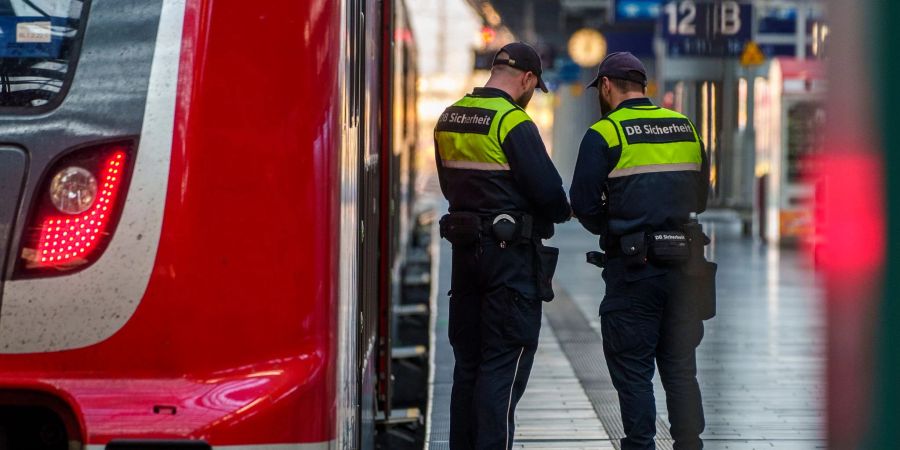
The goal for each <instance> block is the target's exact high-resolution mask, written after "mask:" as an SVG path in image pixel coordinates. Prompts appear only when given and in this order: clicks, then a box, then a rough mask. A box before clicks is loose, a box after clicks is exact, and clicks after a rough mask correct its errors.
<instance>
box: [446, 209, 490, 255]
mask: <svg viewBox="0 0 900 450" xmlns="http://www.w3.org/2000/svg"><path fill="white" fill-rule="evenodd" d="M440 232H441V237H442V238H444V239H446V240H448V241H450V243H451V244H453V246H454V247H471V246H474V245H477V244H478V243H479V242H481V217H480V216H479V215H478V214H475V213H467V212H454V213H450V214H445V215H444V217H441V222H440Z"/></svg>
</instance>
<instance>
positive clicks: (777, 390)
mask: <svg viewBox="0 0 900 450" xmlns="http://www.w3.org/2000/svg"><path fill="white" fill-rule="evenodd" d="M704 216H705V217H704ZM701 219H702V220H704V225H705V226H704V228H705V230H706V231H707V233H708V234H710V236H711V238H712V243H711V244H710V247H709V249H708V250H709V252H711V255H712V258H713V260H714V261H715V262H717V263H718V264H719V272H718V277H717V284H718V314H717V316H716V317H715V318H713V319H712V320H710V321H707V322H705V337H704V339H703V342H702V343H701V345H700V347H699V348H698V370H699V376H698V378H699V381H700V385H701V390H702V392H703V402H704V409H705V412H706V423H707V426H706V432H705V433H704V434H703V436H702V437H703V439H704V441H705V448H707V449H740V450H750V449H773V448H774V449H782V450H785V449H786V450H793V449H796V450H800V449H816V448H826V445H825V431H824V408H825V404H824V393H825V391H824V389H825V386H824V376H823V374H824V361H825V359H824V352H825V342H824V307H823V304H822V302H821V300H820V298H821V296H820V293H821V292H820V288H819V287H818V283H817V280H816V277H815V274H814V273H813V271H812V269H811V268H810V266H809V263H808V261H807V260H806V258H805V257H804V256H803V254H802V253H801V252H799V251H797V250H793V249H784V248H777V247H769V246H765V245H762V244H759V243H756V242H753V241H752V240H750V239H747V238H744V237H742V236H741V233H740V232H741V224H740V221H739V220H737V219H736V218H734V217H731V216H730V215H729V214H727V213H725V214H720V213H716V212H710V213H706V214H703V215H701ZM547 244H548V245H552V246H555V247H559V248H560V258H559V265H558V267H557V271H556V277H555V283H556V286H555V291H556V299H555V300H554V301H553V302H551V303H545V304H544V323H543V327H542V330H541V340H540V348H539V350H538V353H537V356H536V358H535V363H534V369H533V372H532V375H531V378H530V380H529V383H528V388H527V390H526V392H525V395H524V397H523V399H522V401H521V402H520V404H519V407H518V409H517V411H516V423H517V427H516V436H515V443H514V448H517V449H535V450H536V449H618V448H619V441H618V440H619V439H620V438H621V437H622V436H623V432H622V425H621V420H620V419H619V409H618V400H617V397H616V393H615V389H614V388H613V386H612V383H611V381H610V378H609V373H608V370H607V368H606V363H605V361H604V359H603V353H602V341H601V337H600V319H599V317H598V315H597V308H598V307H599V304H600V301H601V299H602V298H603V292H604V284H603V281H602V279H601V277H600V269H598V268H596V267H594V266H591V265H588V264H587V263H585V262H584V253H585V252H586V251H588V250H589V249H590V250H592V249H594V248H595V247H596V245H597V241H596V238H595V237H594V236H592V235H590V234H588V232H587V231H585V230H584V229H583V228H581V226H580V225H579V224H578V223H577V222H575V221H573V222H569V223H567V224H563V225H561V226H558V227H557V231H556V236H555V237H554V238H553V239H552V240H550V241H547ZM434 245H435V247H439V251H440V255H439V258H438V261H439V267H438V270H437V273H438V274H439V277H438V278H439V285H438V288H437V295H436V299H435V300H434V301H435V305H434V306H435V307H436V311H437V314H436V316H435V319H434V326H433V339H434V342H433V347H432V348H434V349H435V352H434V356H433V367H432V378H433V381H432V382H431V386H430V389H431V393H430V395H431V402H430V405H431V406H430V410H429V412H428V433H427V437H426V441H427V446H426V448H428V449H431V450H443V449H448V448H449V445H448V434H449V411H450V408H449V405H450V388H451V384H452V373H453V353H452V350H451V348H450V344H449V342H448V340H447V318H448V301H449V299H448V297H447V295H446V294H447V291H448V290H449V282H450V247H449V244H447V243H446V242H445V241H440V242H435V243H434ZM435 250H437V249H435ZM654 381H655V391H656V399H657V411H658V414H659V415H658V418H657V448H658V449H671V448H672V440H671V436H670V435H669V433H668V422H667V418H666V408H665V394H664V392H663V390H662V386H661V385H660V383H659V379H658V377H657V378H656V379H655V380H654Z"/></svg>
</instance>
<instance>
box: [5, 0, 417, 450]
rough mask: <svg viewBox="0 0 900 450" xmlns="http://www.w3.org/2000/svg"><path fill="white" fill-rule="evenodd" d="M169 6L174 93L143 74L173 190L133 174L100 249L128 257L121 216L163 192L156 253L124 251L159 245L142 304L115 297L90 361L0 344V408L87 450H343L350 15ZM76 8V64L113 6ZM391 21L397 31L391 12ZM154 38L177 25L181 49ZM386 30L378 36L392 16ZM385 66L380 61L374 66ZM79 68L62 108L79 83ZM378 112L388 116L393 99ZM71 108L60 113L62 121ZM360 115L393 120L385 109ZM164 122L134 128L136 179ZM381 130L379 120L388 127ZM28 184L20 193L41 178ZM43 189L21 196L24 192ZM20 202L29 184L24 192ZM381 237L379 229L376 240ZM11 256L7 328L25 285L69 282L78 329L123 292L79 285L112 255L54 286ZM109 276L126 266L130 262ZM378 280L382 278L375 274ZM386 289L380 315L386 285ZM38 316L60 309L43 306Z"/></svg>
mask: <svg viewBox="0 0 900 450" xmlns="http://www.w3.org/2000/svg"><path fill="white" fill-rule="evenodd" d="M180 3H181V2H179V1H171V0H163V1H162V3H161V7H162V8H163V12H162V13H161V14H162V15H161V18H160V28H159V33H160V36H163V33H168V34H169V35H179V34H180V36H181V39H180V51H179V52H178V53H177V63H178V68H177V80H176V81H177V82H176V83H175V84H174V85H171V84H168V85H162V87H161V88H160V89H162V90H168V93H166V92H162V91H161V90H154V89H156V87H154V86H157V84H154V83H156V82H158V81H159V80H158V78H154V76H155V74H158V71H159V70H165V69H164V68H161V67H157V65H160V64H164V63H165V60H164V59H161V58H160V57H159V55H155V56H154V57H153V58H154V59H153V63H152V65H153V67H152V68H151V69H150V70H151V72H150V81H149V83H150V87H149V90H148V93H147V94H146V95H147V102H148V103H147V104H148V105H150V104H151V103H152V102H155V101H156V99H157V97H154V96H159V95H162V96H165V95H170V96H174V99H173V102H172V103H171V104H172V105H174V111H170V112H169V113H168V114H171V117H172V118H173V121H174V126H173V127H172V129H171V134H170V144H171V145H170V154H169V155H164V156H165V157H167V158H168V172H167V177H166V178H165V179H158V178H157V179H155V183H147V182H146V180H147V179H148V178H147V177H146V176H144V174H135V176H134V179H132V181H131V185H130V186H129V191H128V195H127V197H126V198H125V199H124V200H122V201H123V202H124V203H123V206H122V208H124V209H125V212H123V213H122V214H123V215H122V219H121V221H120V223H119V224H118V229H117V230H115V231H114V232H113V233H112V235H113V236H112V237H109V239H111V242H110V243H109V248H108V249H107V252H106V253H112V254H117V252H118V251H119V249H120V248H122V247H123V245H124V246H127V245H130V244H122V243H121V242H120V241H117V240H116V239H119V234H120V233H121V234H122V235H126V234H127V233H129V232H130V231H131V230H132V228H135V229H136V228H140V225H139V224H138V225H133V224H134V223H135V222H134V221H130V220H131V218H133V217H134V214H132V213H131V211H132V210H136V211H140V208H141V205H134V204H133V202H134V201H136V199H137V200H140V198H142V197H141V195H142V194H141V191H140V190H157V191H160V190H161V189H163V188H165V191H164V203H163V214H162V217H161V228H159V232H158V238H157V237H156V236H155V235H147V236H142V235H140V234H138V235H136V236H135V237H134V239H135V242H138V241H141V240H144V239H147V240H154V239H158V242H157V243H156V244H155V246H154V247H155V256H154V257H153V260H152V266H150V267H151V268H150V270H149V273H148V276H147V278H146V287H145V288H144V290H143V294H142V295H140V296H139V297H138V298H127V295H123V296H122V298H121V301H122V302H136V304H135V306H134V307H133V308H132V311H133V313H132V314H131V315H130V317H126V318H122V317H113V316H116V315H117V313H116V312H113V313H111V316H110V320H118V321H121V322H122V325H121V326H120V327H118V328H117V329H115V330H114V331H113V332H111V334H110V335H109V336H102V338H99V339H96V342H91V343H90V344H89V345H81V344H80V343H83V342H85V340H84V339H82V340H78V341H77V342H75V341H74V340H73V343H71V344H70V343H66V342H65V341H66V338H62V341H60V340H59V339H56V340H55V341H53V342H49V341H48V342H47V343H46V345H45V349H46V350H45V351H36V350H34V348H35V347H40V346H41V345H44V344H37V343H35V341H34V340H33V339H31V338H29V337H28V336H25V337H23V342H21V343H16V342H15V336H14V335H11V336H9V337H7V338H6V341H0V344H3V343H6V344H7V345H6V349H7V350H6V351H4V352H3V354H2V355H0V405H3V404H7V405H17V404H19V405H21V404H39V405H42V406H46V407H48V408H50V409H52V410H55V411H57V413H58V414H60V415H61V416H62V419H63V421H64V422H66V426H67V427H68V428H69V440H71V441H77V442H81V443H83V444H86V445H88V446H97V447H96V448H102V446H104V445H106V444H107V443H109V442H110V441H113V440H116V439H196V440H203V441H206V442H208V443H209V444H210V445H212V446H213V447H218V446H233V445H240V446H248V445H249V446H254V445H263V444H295V445H300V444H304V445H303V446H301V447H298V448H331V447H334V446H336V445H341V446H352V445H355V444H353V443H352V440H353V438H351V439H350V441H351V442H347V439H346V438H342V437H341V434H342V433H345V431H342V430H341V427H342V426H343V425H342V422H345V421H346V419H342V416H344V415H346V414H348V412H347V411H346V410H345V408H343V407H342V400H341V397H340V392H339V391H340V390H341V389H339V385H340V384H341V383H343V382H346V380H344V379H343V378H342V377H341V376H340V373H339V372H340V367H341V361H340V359H341V358H345V359H346V358H351V360H352V358H355V357H356V356H355V355H349V356H347V355H346V354H342V351H341V350H340V349H339V348H338V346H339V341H340V339H339V333H340V329H341V327H340V321H341V320H345V319H344V315H342V312H341V304H342V303H341V302H342V295H344V294H343V293H342V292H341V289H342V283H343V284H344V285H346V284H348V283H351V284H352V283H355V282H356V281H355V280H354V279H348V278H347V277H348V276H350V275H347V272H344V271H342V270H341V264H353V261H342V260H341V252H342V250H345V249H346V248H351V247H353V246H356V245H357V236H352V235H351V236H342V235H341V233H340V231H341V227H342V221H345V220H346V218H347V217H348V216H347V214H348V211H347V210H348V209H350V210H355V208H358V206H356V204H355V203H354V201H353V198H348V197H347V192H349V191H352V190H353V186H348V185H347V181H348V179H350V178H352V176H353V174H354V173H355V169H354V168H351V167H348V166H352V165H354V161H353V158H354V154H353V153H352V152H351V153H348V150H347V145H348V144H347V142H348V140H349V138H348V136H350V138H352V135H353V133H354V131H353V130H354V128H353V127H351V126H349V125H348V124H347V116H348V114H347V109H348V99H347V96H346V94H345V93H346V92H348V89H347V85H348V80H352V78H351V77H349V76H348V73H347V69H346V68H347V67H348V58H349V56H348V55H349V54H350V52H349V51H348V48H349V47H350V46H349V45H348V42H349V41H351V40H352V39H355V37H353V36H350V35H349V34H348V33H349V32H348V30H349V29H350V28H348V27H347V25H346V20H347V17H346V16H347V12H346V11H347V10H348V9H350V10H352V8H353V7H354V6H353V5H345V4H342V3H341V2H332V1H313V2H297V1H293V0H269V1H266V2H229V1H222V0H219V1H212V0H187V1H186V2H184V4H183V5H180ZM350 3H353V2H350ZM388 3H390V2H388ZM88 6H90V8H91V11H89V12H88V13H87V17H88V25H87V36H86V37H85V39H86V41H85V42H86V43H85V48H83V49H82V51H83V52H88V51H90V49H89V48H88V42H93V41H91V39H92V37H91V34H90V33H91V30H92V29H91V26H93V24H92V23H91V22H90V20H92V16H91V14H94V13H95V12H96V14H98V16H102V14H103V13H102V11H104V10H105V8H107V7H108V6H109V2H103V1H101V0H95V1H94V2H93V3H92V4H90V5H85V8H87V7H88ZM399 7H402V5H399ZM167 8H168V9H167ZM385 11H386V12H387V13H388V14H389V16H388V17H389V18H390V17H392V16H390V14H391V9H390V8H386V9H385ZM380 13H381V11H379V12H378V14H380ZM167 14H169V15H168V16H167ZM176 16H179V17H176ZM172 19H174V20H172ZM99 20H100V19H98V21H99ZM165 26H180V27H181V30H180V33H178V32H175V31H177V30H175V31H173V30H171V29H170V30H164V29H163V28H164V27H165ZM385 26H392V22H391V20H386V21H385ZM372 28H374V29H375V30H377V31H378V32H379V33H381V32H383V31H384V30H382V29H380V26H376V27H372ZM391 34H392V33H391V32H390V31H389V32H387V33H385V35H386V36H391ZM159 39H161V37H160V38H159ZM156 51H157V53H159V52H160V51H161V50H160V45H159V42H157V44H156ZM376 54H381V51H380V50H378V51H377V53H376ZM390 54H391V53H390V52H388V51H385V52H384V55H385V58H387V57H389V56H390ZM84 55H88V53H84ZM79 64H87V63H86V62H85V61H81V62H79ZM382 64H385V65H387V69H385V70H383V68H381V67H379V68H370V69H369V70H373V69H374V70H377V71H382V70H383V71H382V73H383V74H385V75H386V76H394V75H392V70H391V66H390V65H389V64H390V63H389V61H383V62H382ZM75 70H76V75H75V77H76V78H75V80H76V81H73V87H72V89H71V92H70V94H68V95H69V96H70V97H71V96H72V95H75V94H76V89H77V86H78V82H79V80H78V78H77V77H78V75H80V73H79V72H78V71H80V70H81V67H77V68H76V69H75ZM169 70H172V69H171V68H170V69H169ZM155 71H156V72H155ZM396 76H404V74H399V75H396ZM163 84H164V83H163ZM362 84H365V83H362ZM379 85H381V83H379V84H376V86H379ZM383 85H384V86H390V83H388V82H385V83H384V84H383ZM372 98H375V99H381V101H384V102H387V101H390V100H391V96H390V95H389V94H385V95H384V96H383V97H382V96H380V95H374V96H373V97H372ZM68 100H69V99H66V101H68ZM65 107H66V103H65V101H64V102H63V103H62V106H61V107H60V109H64V108H65ZM372 110H373V111H381V114H387V113H389V112H390V106H388V107H387V108H381V106H380V105H373V106H372ZM158 113H159V112H158V111H155V110H153V108H152V107H151V106H147V107H146V111H145V112H144V117H143V125H142V130H143V131H142V134H141V136H139V137H138V138H137V139H136V140H137V142H138V143H139V144H138V148H137V155H138V156H137V157H138V160H137V162H136V163H135V167H136V168H135V170H136V171H140V170H141V167H142V166H141V164H142V162H143V161H142V160H141V159H140V158H141V157H145V156H146V155H148V154H151V153H153V152H154V151H156V150H150V147H151V145H152V143H148V142H151V138H149V137H148V136H149V134H147V130H148V129H149V126H150V125H148V124H150V123H152V120H153V117H154V116H153V115H154V114H158ZM375 119H376V118H374V117H370V118H369V120H372V121H374V120H375ZM377 120H379V121H383V122H382V123H384V124H388V123H390V121H391V118H390V117H384V116H381V117H380V118H378V119H377ZM385 128H386V129H388V130H389V128H387V127H385ZM390 143H391V140H390V139H382V143H381V145H379V148H378V149H374V150H372V151H375V152H380V153H382V154H386V155H390V154H392V153H393V152H394V150H393V149H391V148H389V145H390ZM17 145H22V147H26V145H25V144H17ZM382 147H384V148H382ZM28 150H29V149H28V148H26V153H28ZM359 151H361V152H367V151H369V150H368V149H365V148H363V149H361V150H359ZM153 154H156V153H153ZM158 154H162V153H161V152H158ZM384 161H389V158H387V157H386V159H385V160H384ZM36 163H37V162H36ZM384 164H387V162H385V163H384ZM405 169H406V170H409V168H408V167H407V168H405ZM46 170H49V169H46ZM46 170H44V171H46ZM361 170H364V169H361ZM384 170H387V169H384ZM33 172H34V173H42V172H43V171H33ZM33 172H26V178H27V177H29V176H32V177H33V176H36V175H33ZM41 176H44V175H41ZM388 181H389V178H386V179H385V183H384V185H383V189H385V190H388V189H389V188H390V187H391V186H390V183H389V182H388ZM26 185H28V183H26ZM40 186H41V184H40V183H39V182H35V184H34V187H35V189H34V190H35V191H37V190H39V187H40ZM160 192H162V191H160ZM28 195H29V194H28V190H27V188H26V189H25V191H24V192H23V194H22V196H23V198H27V197H28ZM33 195H39V194H33ZM379 195H386V194H385V193H381V194H379ZM35 198H37V197H35ZM35 201H37V200H35ZM23 203H24V204H28V201H23ZM382 203H383V204H387V200H386V199H385V200H384V201H383V202H382ZM25 209H27V208H23V210H22V211H19V213H18V215H17V217H18V221H17V223H16V226H15V228H14V229H16V230H20V232H21V234H22V235H23V236H24V235H26V232H27V225H26V224H25V223H23V222H27V220H28V219H27V218H28V217H30V216H29V213H28V211H26V210H25ZM147 209H148V210H151V209H152V208H150V207H148V208H147ZM350 217H353V214H352V211H351V215H350ZM23 219H24V220H23ZM378 220H379V222H380V221H381V217H379V218H378ZM388 225H389V224H388V221H387V220H385V221H384V222H383V223H382V224H381V228H384V227H387V226H388ZM398 231H399V230H398ZM342 239H343V241H344V242H343V243H342ZM25 241H26V239H25V238H22V239H21V240H19V241H17V240H16V238H13V239H12V240H11V242H13V243H14V245H12V246H11V250H10V257H9V258H8V260H9V261H12V262H11V263H9V264H8V268H7V271H6V274H7V276H6V277H5V278H6V279H7V281H6V282H4V284H5V285H6V289H7V292H4V293H3V294H4V299H3V301H4V304H2V305H0V308H2V307H4V306H7V305H6V303H7V302H8V303H9V307H10V308H13V310H14V311H19V312H18V313H16V314H21V315H20V316H10V317H31V316H29V315H28V313H24V312H21V311H22V310H23V308H24V307H21V308H18V309H15V308H17V307H16V306H15V305H16V304H17V302H18V300H17V299H16V298H15V297H16V296H17V295H18V296H21V295H22V294H18V293H19V292H27V291H28V290H29V285H28V284H27V283H45V284H46V283H51V282H52V283H65V282H66V281H65V280H66V279H69V280H72V281H73V283H75V285H77V288H73V290H72V291H71V296H72V301H73V302H84V305H85V308H86V310H87V311H88V312H89V313H90V314H93V312H94V309H96V310H97V312H100V311H101V309H102V308H99V307H95V306H92V305H93V303H92V302H94V301H97V302H99V300H92V299H96V298H99V297H102V296H110V295H115V294H111V293H110V292H108V291H109V290H115V289H117V287H116V285H115V283H112V284H103V283H100V284H97V285H95V286H86V284H87V283H90V282H92V281H93V280H96V279H98V278H99V279H115V278H116V275H115V273H114V272H115V270H116V269H115V267H112V268H109V267H107V266H105V265H104V264H103V261H102V260H103V259H104V258H106V257H107V256H109V255H107V254H103V255H100V256H99V260H98V261H96V262H95V263H94V264H93V265H90V266H88V267H86V268H84V269H82V270H79V271H73V272H72V273H63V274H53V280H52V281H49V280H45V279H42V278H41V277H40V276H37V277H35V278H29V277H20V276H19V275H20V273H19V272H18V270H19V269H16V268H15V267H20V266H17V263H16V262H15V261H16V260H17V259H18V258H19V257H20V253H21V252H20V251H19V247H23V248H24V246H25ZM381 241H382V245H385V243H388V242H390V241H389V240H387V239H382V240H381ZM15 243H18V244H20V245H18V246H16V245H15ZM140 245H143V244H140ZM0 256H4V255H2V254H0ZM364 257H365V254H361V255H360V256H359V258H364ZM376 260H377V259H376ZM384 263H391V261H384ZM121 270H122V271H123V274H125V273H126V271H129V270H130V268H129V267H128V264H124V265H123V266H122V268H121ZM375 272H376V273H377V272H378V270H377V268H376V270H375ZM128 273H129V274H130V273H131V272H128ZM349 273H350V274H351V275H355V272H354V271H350V272H349ZM390 275H391V274H390V272H389V271H383V272H381V277H382V278H384V277H389V276H390ZM123 276H124V275H123ZM128 276H131V275H128ZM79 277H81V278H79ZM342 277H343V280H342ZM76 280H78V281H76ZM139 282H140V281H138V283H139ZM381 283H382V286H385V285H386V284H389V281H388V280H385V279H382V280H381ZM60 285H61V286H65V285H64V284H60ZM35 286H37V285H35ZM40 286H44V284H41V285H40ZM35 289H37V288H35ZM40 289H49V288H44V287H40ZM380 291H381V295H382V297H381V300H380V301H381V302H384V301H385V296H388V295H390V289H388V288H383V289H380ZM91 292H101V293H100V294H92V293H91ZM60 294H61V296H62V297H65V292H61V293H60ZM22 304H27V302H23V303H22ZM44 308H45V311H44V312H45V313H47V312H48V311H49V313H51V314H56V313H58V312H59V311H57V310H54V309H53V308H54V307H53V306H52V305H51V306H44ZM92 308H93V309H92ZM116 311H117V310H116ZM10 314H13V312H10ZM78 314H80V313H75V315H72V316H71V318H72V320H77V317H79V316H78ZM2 319H6V317H5V316H4V317H3V318H2ZM2 319H0V327H2V326H3V325H2ZM53 320H65V319H53ZM100 320H106V319H104V318H100V319H98V318H96V317H92V318H91V319H90V320H89V321H86V322H85V323H84V326H86V327H89V326H92V324H93V323H94V321H100ZM371 320H375V318H371ZM48 323H49V324H51V325H52V321H50V320H48V321H47V322H40V321H37V322H35V324H37V325H42V324H44V325H46V324H48ZM66 323H67V325H66V326H67V327H70V326H72V324H71V321H66ZM371 326H372V327H373V329H374V327H376V325H374V324H373V325H371ZM73 339H74V338H73ZM25 341H28V342H25ZM41 342H43V341H41ZM0 348H2V345H0ZM360 351H362V347H361V350H360ZM344 353H346V352H344ZM342 355H343V356H342ZM344 364H348V363H346V362H345V363H344ZM360 377H362V375H360ZM41 394H43V395H41ZM353 420H355V421H357V422H358V421H359V420H360V419H359V418H356V419H353ZM351 421H352V420H351ZM310 445H311V446H310Z"/></svg>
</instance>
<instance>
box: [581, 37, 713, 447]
mask: <svg viewBox="0 0 900 450" xmlns="http://www.w3.org/2000/svg"><path fill="white" fill-rule="evenodd" d="M646 86H647V72H646V70H645V69H644V65H643V64H641V62H640V60H638V59H637V58H636V57H634V56H633V55H632V54H630V53H613V54H610V55H609V56H607V57H606V59H604V60H603V62H602V63H601V64H600V70H599V73H598V74H597V78H596V79H595V80H594V81H593V82H592V83H591V84H590V85H589V87H595V88H597V90H598V91H599V99H600V108H601V111H602V113H603V118H602V119H601V120H600V121H599V122H597V123H596V124H594V125H593V126H592V127H591V128H590V129H589V130H588V131H587V133H586V134H585V136H584V139H583V140H582V143H581V148H580V150H579V153H578V161H577V163H576V165H575V174H574V176H573V179H572V186H571V189H570V191H569V194H570V195H571V198H572V208H573V210H574V212H575V216H576V217H578V219H579V221H580V222H581V224H582V225H583V226H584V227H585V228H586V229H587V230H588V231H590V232H591V233H594V234H598V235H600V246H601V248H602V249H603V250H604V251H605V254H604V255H603V258H602V259H603V262H604V264H605V268H604V270H603V279H604V281H605V282H606V295H605V296H604V298H603V301H602V303H601V305H600V316H601V333H602V336H603V353H604V355H605V357H606V362H607V365H608V366H609V372H610V376H611V377H612V381H613V384H614V386H615V388H616V391H617V392H618V394H619V406H620V407H621V413H622V424H623V425H624V431H625V435H626V436H625V438H624V439H622V449H623V450H632V449H642V450H643V449H653V448H655V444H654V436H655V434H656V403H655V401H654V398H653V382H652V380H653V374H654V360H655V362H656V365H657V366H658V367H659V374H660V377H661V379H662V384H663V387H664V388H665V391H666V406H667V409H668V412H669V422H670V423H671V434H672V437H673V438H674V441H675V442H674V447H675V449H676V450H684V449H699V448H702V447H703V443H702V441H701V440H700V433H701V432H702V431H703V428H704V418H703V407H702V405H701V400H700V388H699V386H698V384H697V378H696V373H697V363H696V357H695V349H696V347H697V346H698V345H699V344H700V340H701V339H702V337H703V322H702V319H705V318H707V317H703V316H702V314H700V313H698V309H699V307H700V306H699V305H700V302H701V299H700V298H699V297H698V296H697V295H693V294H690V293H689V292H698V291H697V289H696V288H697V287H698V286H697V285H698V284H700V282H699V281H698V279H696V278H694V277H693V276H689V275H688V274H689V271H686V270H685V268H686V267H688V265H687V263H688V261H689V260H690V261H694V260H691V259H690V258H692V257H697V258H699V259H700V261H701V264H704V265H702V266H700V267H704V268H705V267H707V266H706V265H708V264H711V263H706V262H705V261H703V260H702V249H703V244H704V243H702V242H701V243H699V251H695V249H696V248H697V247H694V248H691V247H690V244H689V243H690V242H693V241H691V240H690V239H689V236H691V235H689V234H686V230H688V228H686V225H688V224H689V222H691V220H692V218H693V217H696V216H695V215H694V214H697V213H700V212H702V211H703V210H705V209H706V198H707V193H708V190H709V162H708V159H707V156H706V152H705V151H704V149H703V144H702V142H701V141H700V139H699V138H698V136H697V131H696V129H695V127H694V125H693V123H691V121H690V120H688V119H687V118H686V117H684V116H683V115H681V114H679V113H677V112H674V111H670V110H667V109H663V108H660V107H657V106H655V105H654V104H653V103H652V102H651V101H650V100H649V99H648V98H647V97H646ZM692 223H695V222H692ZM697 227H699V226H697ZM697 229H699V228H697ZM697 234H698V235H700V234H702V233H700V232H699V231H698V233H697ZM696 242H700V238H699V237H697V239H696ZM688 249H690V250H691V251H690V252H688ZM698 253H699V254H698ZM712 270H713V272H712V273H713V276H714V269H712ZM710 280H711V278H710ZM707 281H709V280H707ZM704 283H705V281H704Z"/></svg>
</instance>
